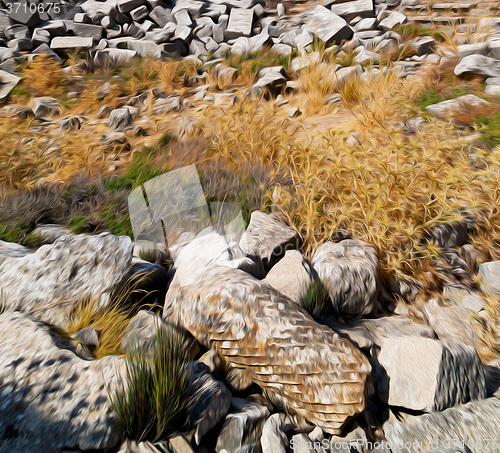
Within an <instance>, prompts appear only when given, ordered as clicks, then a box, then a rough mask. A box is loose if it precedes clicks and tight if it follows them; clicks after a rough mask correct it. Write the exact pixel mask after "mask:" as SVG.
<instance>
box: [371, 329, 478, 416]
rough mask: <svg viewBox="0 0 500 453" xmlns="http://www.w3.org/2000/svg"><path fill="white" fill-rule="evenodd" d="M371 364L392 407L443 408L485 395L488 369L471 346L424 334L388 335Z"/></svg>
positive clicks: (379, 387) (382, 395) (380, 394)
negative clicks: (446, 343) (445, 341)
mask: <svg viewBox="0 0 500 453" xmlns="http://www.w3.org/2000/svg"><path fill="white" fill-rule="evenodd" d="M372 365H373V366H374V379H375V381H376V385H377V387H378V396H379V398H381V400H382V401H386V402H387V403H388V404H389V405H391V406H400V407H405V408H408V409H411V410H418V411H433V410H443V409H445V408H447V407H451V406H454V405H455V404H463V403H466V402H468V401H471V400H474V399H480V398H484V397H485V396H486V372H485V369H484V366H483V364H482V362H481V359H480V358H479V356H478V355H477V352H476V350H475V349H474V348H471V347H467V346H454V345H453V346H452V345H448V346H445V345H444V343H442V342H439V341H436V340H432V339H428V338H423V337H412V336H402V337H392V338H391V337H387V338H385V339H384V340H383V342H382V344H381V346H380V351H379V352H378V354H377V357H376V362H372ZM378 365H380V366H381V367H382V368H379V366H378Z"/></svg>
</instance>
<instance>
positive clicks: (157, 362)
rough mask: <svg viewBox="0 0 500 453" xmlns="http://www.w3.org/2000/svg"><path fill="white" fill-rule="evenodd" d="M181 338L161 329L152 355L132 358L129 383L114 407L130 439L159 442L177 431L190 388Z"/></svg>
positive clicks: (118, 393) (121, 387) (119, 392)
mask: <svg viewBox="0 0 500 453" xmlns="http://www.w3.org/2000/svg"><path fill="white" fill-rule="evenodd" d="M187 357H188V356H187V350H186V349H185V347H184V345H183V342H182V338H181V337H180V336H179V335H178V334H176V333H175V332H174V331H172V330H167V329H165V328H158V329H157V334H156V337H155V340H154V343H153V345H152V347H151V350H150V351H149V354H144V353H136V354H133V355H131V356H130V357H129V360H128V363H127V375H126V382H120V383H119V385H118V388H117V391H116V393H115V395H114V396H113V397H112V399H111V400H112V406H113V409H114V411H115V414H116V419H117V422H118V425H119V427H120V429H121V430H122V431H123V434H124V436H125V437H126V438H128V439H133V440H136V441H138V442H140V441H145V440H149V441H153V442H154V441H158V440H160V439H165V438H166V437H168V436H169V435H170V434H172V433H173V432H175V431H176V430H177V427H178V426H180V422H181V419H182V414H183V403H184V401H185V399H186V392H187V388H188V367H187V365H188V358H187Z"/></svg>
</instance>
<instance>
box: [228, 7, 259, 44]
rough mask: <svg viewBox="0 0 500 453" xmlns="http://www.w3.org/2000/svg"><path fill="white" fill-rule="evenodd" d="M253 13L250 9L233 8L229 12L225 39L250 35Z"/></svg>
mask: <svg viewBox="0 0 500 453" xmlns="http://www.w3.org/2000/svg"><path fill="white" fill-rule="evenodd" d="M252 25H253V11H252V10H251V9H242V8H235V9H232V10H231V14H230V16H229V22H228V26H227V30H226V32H225V36H226V39H235V38H239V37H240V36H250V35H251V34H252Z"/></svg>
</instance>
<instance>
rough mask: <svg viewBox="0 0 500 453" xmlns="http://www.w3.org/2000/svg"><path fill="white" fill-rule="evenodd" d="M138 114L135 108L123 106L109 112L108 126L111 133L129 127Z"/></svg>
mask: <svg viewBox="0 0 500 453" xmlns="http://www.w3.org/2000/svg"><path fill="white" fill-rule="evenodd" d="M138 113H139V109H137V108H136V107H130V106H125V107H122V108H119V109H115V110H113V111H111V113H110V114H109V118H108V121H107V123H108V126H109V128H110V129H111V130H113V131H123V130H125V129H127V128H128V127H130V126H131V125H132V123H133V122H134V120H135V119H136V117H137V115H138Z"/></svg>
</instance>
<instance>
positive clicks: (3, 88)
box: [0, 70, 21, 102]
mask: <svg viewBox="0 0 500 453" xmlns="http://www.w3.org/2000/svg"><path fill="white" fill-rule="evenodd" d="M20 81H21V78H20V77H17V76H16V75H14V74H10V73H9V72H6V71H2V70H0V102H2V101H4V100H5V99H7V96H9V94H10V92H11V91H12V90H13V89H14V88H15V87H16V86H17V84H18V83H19V82H20Z"/></svg>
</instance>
